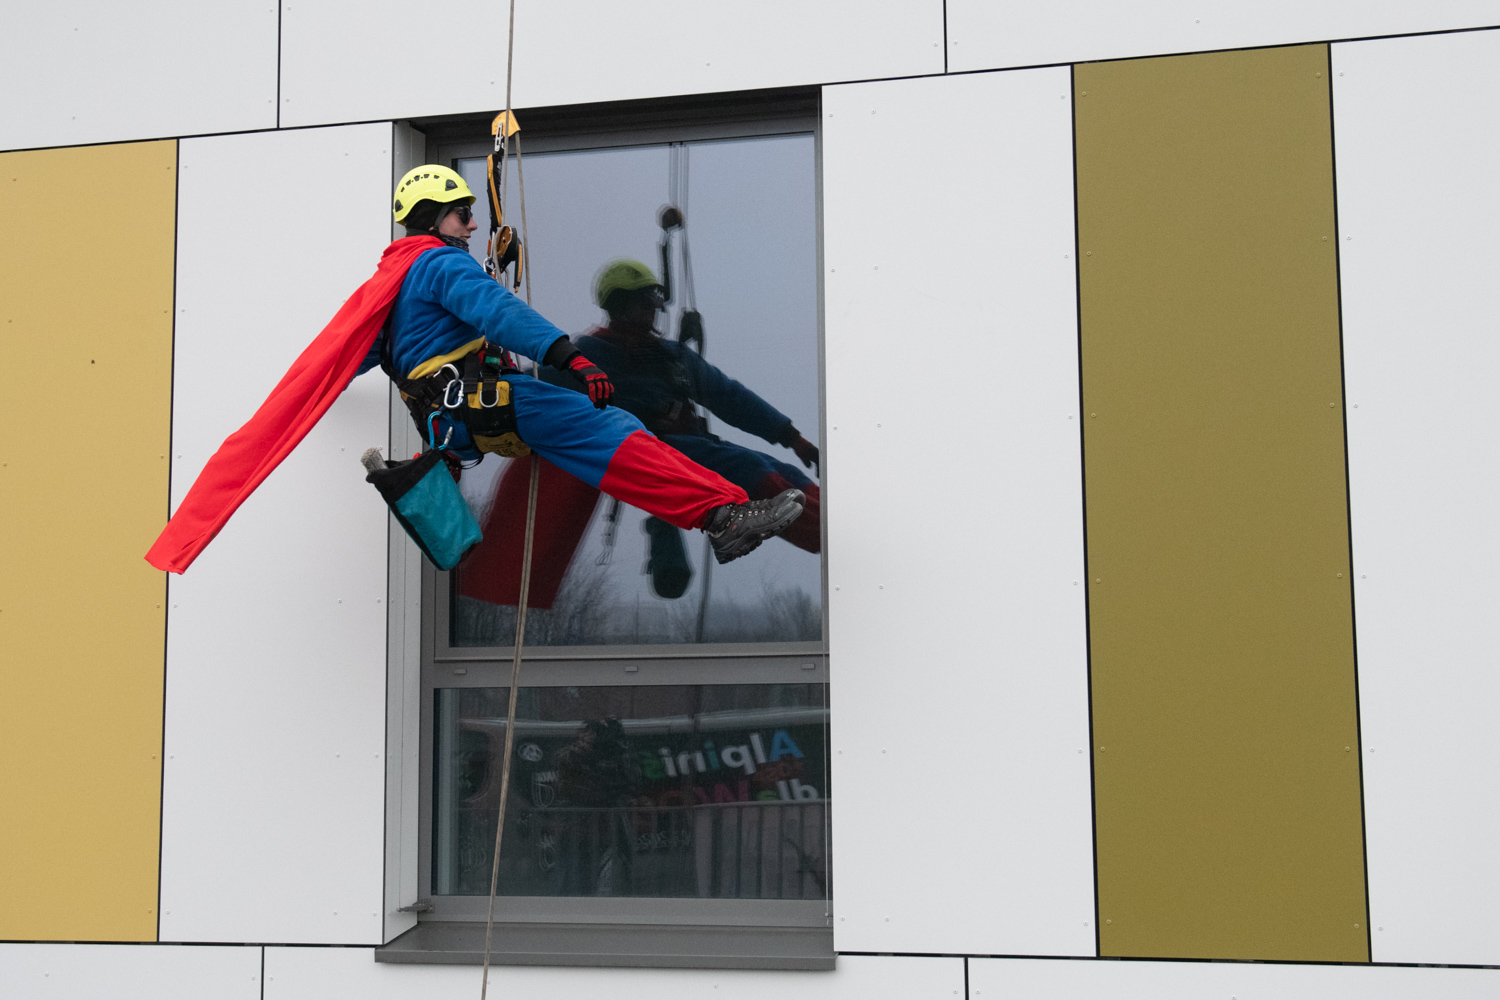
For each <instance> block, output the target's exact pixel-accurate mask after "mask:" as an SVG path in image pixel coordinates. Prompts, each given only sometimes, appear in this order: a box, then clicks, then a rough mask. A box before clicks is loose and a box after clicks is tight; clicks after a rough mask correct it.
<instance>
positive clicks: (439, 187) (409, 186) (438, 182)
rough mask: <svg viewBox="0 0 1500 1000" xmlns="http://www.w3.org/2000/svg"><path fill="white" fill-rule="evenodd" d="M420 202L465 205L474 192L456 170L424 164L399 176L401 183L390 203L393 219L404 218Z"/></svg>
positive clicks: (468, 202) (398, 220) (397, 186)
mask: <svg viewBox="0 0 1500 1000" xmlns="http://www.w3.org/2000/svg"><path fill="white" fill-rule="evenodd" d="M419 201H435V202H437V203H438V204H439V205H447V204H451V203H452V202H455V201H461V202H463V203H464V204H465V205H472V204H474V192H473V191H470V190H469V185H467V184H465V183H464V179H463V178H462V177H460V176H458V172H457V171H454V170H450V169H448V168H447V167H440V166H438V165H437V164H435V163H425V164H423V165H422V166H420V167H417V168H416V169H414V170H408V171H407V172H406V176H405V177H403V178H401V183H400V184H397V185H396V197H395V199H394V201H393V202H392V205H391V211H392V212H393V213H394V214H395V216H396V221H397V222H398V223H400V222H403V221H405V219H406V215H407V213H408V212H410V211H411V210H412V206H413V205H415V204H416V203H417V202H419Z"/></svg>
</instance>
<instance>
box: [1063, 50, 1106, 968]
mask: <svg viewBox="0 0 1500 1000" xmlns="http://www.w3.org/2000/svg"><path fill="white" fill-rule="evenodd" d="M1077 77H1078V68H1077V67H1076V66H1070V67H1069V71H1068V126H1069V138H1070V140H1071V142H1072V145H1073V163H1072V166H1073V294H1074V303H1073V309H1074V318H1075V326H1076V334H1077V337H1078V342H1077V356H1078V493H1079V503H1080V515H1081V517H1082V520H1083V524H1082V529H1083V530H1082V532H1081V536H1082V538H1083V581H1082V582H1083V643H1084V682H1085V685H1086V687H1087V693H1088V713H1089V743H1088V747H1087V748H1086V749H1087V750H1088V762H1089V836H1090V838H1091V846H1092V848H1093V869H1094V871H1093V875H1094V954H1095V955H1096V956H1101V955H1103V953H1104V951H1103V948H1104V944H1103V939H1102V937H1101V935H1100V928H1099V924H1100V920H1099V913H1100V909H1099V803H1098V792H1097V789H1096V786H1095V780H1096V779H1095V774H1094V636H1093V630H1092V627H1093V615H1092V608H1091V607H1090V602H1091V600H1092V598H1093V595H1092V592H1091V591H1090V588H1089V585H1088V582H1089V580H1090V579H1092V577H1091V576H1090V575H1089V574H1090V573H1091V572H1092V570H1091V569H1090V567H1089V498H1088V452H1087V450H1086V449H1085V448H1084V433H1085V432H1084V429H1083V412H1084V405H1083V264H1082V263H1081V261H1080V255H1081V251H1080V249H1079V248H1080V247H1081V246H1082V240H1081V238H1080V235H1079V226H1080V225H1081V222H1080V219H1079V213H1078V79H1077Z"/></svg>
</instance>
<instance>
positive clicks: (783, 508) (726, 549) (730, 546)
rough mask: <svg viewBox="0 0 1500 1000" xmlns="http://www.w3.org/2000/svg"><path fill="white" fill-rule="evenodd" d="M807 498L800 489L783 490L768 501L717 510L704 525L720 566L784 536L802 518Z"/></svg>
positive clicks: (736, 504) (735, 504)
mask: <svg viewBox="0 0 1500 1000" xmlns="http://www.w3.org/2000/svg"><path fill="white" fill-rule="evenodd" d="M806 499H807V498H806V497H804V496H803V495H802V491H801V490H782V491H781V492H780V493H778V494H776V495H775V496H774V497H772V498H771V499H769V500H750V501H748V502H746V503H730V504H725V505H724V506H722V507H715V508H714V509H713V511H712V512H710V513H709V515H708V520H707V521H705V522H704V523H703V532H704V534H706V535H708V537H709V540H710V541H711V542H712V543H713V547H714V558H715V559H717V560H718V561H719V563H720V565H722V564H724V563H727V562H730V561H732V560H735V559H738V558H739V557H740V556H742V555H746V554H747V553H750V552H753V551H755V549H756V547H757V546H759V545H760V543H761V542H763V541H765V540H766V539H767V538H772V537H774V536H776V535H779V534H781V533H782V532H783V531H785V530H786V529H787V527H788V526H789V525H790V524H791V523H792V522H793V521H795V520H797V518H798V517H800V516H801V515H802V504H803V502H804V501H805V500H806Z"/></svg>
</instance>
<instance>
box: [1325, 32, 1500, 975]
mask: <svg viewBox="0 0 1500 1000" xmlns="http://www.w3.org/2000/svg"><path fill="white" fill-rule="evenodd" d="M1333 68H1334V125H1335V142H1336V147H1337V156H1338V211H1339V228H1340V249H1341V251H1342V259H1341V269H1342V276H1343V308H1344V371H1345V393H1346V398H1347V400H1348V401H1349V403H1350V408H1349V410H1348V413H1349V421H1348V427H1349V430H1348V435H1349V475H1350V506H1351V514H1352V530H1353V543H1354V567H1355V573H1356V576H1355V581H1354V584H1355V621H1356V630H1357V639H1358V650H1359V695H1360V724H1361V730H1362V739H1363V741H1364V744H1365V746H1364V750H1365V753H1364V776H1365V831H1366V832H1365V836H1366V843H1367V845H1368V858H1369V883H1370V922H1371V925H1372V926H1373V927H1374V928H1375V931H1374V934H1373V941H1374V957H1375V959H1376V960H1377V961H1385V962H1457V963H1480V964H1500V934H1497V933H1496V932H1495V925H1494V920H1493V917H1492V911H1493V908H1494V901H1495V899H1496V897H1497V896H1500V853H1497V851H1496V844H1497V843H1500V800H1497V796H1496V775H1497V774H1500V743H1497V741H1496V739H1495V706H1496V705H1497V704H1500V654H1497V652H1496V647H1495V636H1494V622H1495V615H1496V611H1495V609H1496V607H1497V606H1500V580H1497V578H1496V575H1495V570H1494V566H1495V564H1496V562H1500V518H1497V516H1496V504H1495V498H1496V495H1497V492H1500V474H1497V472H1496V467H1495V456H1496V455H1500V421H1497V419H1496V414H1495V406H1494V400H1495V393H1496V387H1497V386H1500V337H1497V333H1500V322H1497V313H1500V307H1497V305H1496V297H1495V287H1496V275H1497V274H1500V244H1497V242H1496V233H1497V232H1500V191H1497V188H1496V183H1495V179H1496V152H1497V150H1500V118H1497V116H1496V108H1497V107H1500V32H1480V33H1472V34H1462V35H1442V36H1434V37H1429V38H1412V39H1397V40H1391V41H1380V42H1360V43H1352V44H1347V45H1338V46H1335V47H1334V50H1333Z"/></svg>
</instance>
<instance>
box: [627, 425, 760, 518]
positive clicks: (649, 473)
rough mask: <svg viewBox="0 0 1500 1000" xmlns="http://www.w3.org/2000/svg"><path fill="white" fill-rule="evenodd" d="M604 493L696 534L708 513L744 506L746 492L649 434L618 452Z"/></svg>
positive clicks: (638, 435)
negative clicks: (693, 529) (727, 506)
mask: <svg viewBox="0 0 1500 1000" xmlns="http://www.w3.org/2000/svg"><path fill="white" fill-rule="evenodd" d="M599 489H600V490H602V491H603V492H605V493H608V494H609V495H610V496H612V497H617V498H619V499H620V500H622V501H624V502H625V503H628V504H630V506H632V507H639V508H640V509H641V510H643V511H645V512H646V513H648V514H653V515H655V516H656V517H659V518H661V519H662V520H663V521H666V522H667V523H668V524H675V525H677V527H679V528H697V527H700V526H701V525H702V524H703V521H704V519H705V518H706V517H708V512H709V511H711V510H713V509H714V508H715V507H722V506H723V505H724V504H726V503H744V502H745V501H746V500H748V499H750V498H749V497H748V496H747V495H746V494H745V491H744V490H742V489H740V488H739V487H738V486H736V485H734V484H733V483H731V482H730V481H729V480H727V479H725V478H724V477H723V476H721V475H719V474H718V473H717V472H710V471H709V470H708V469H705V468H704V467H703V466H701V465H699V464H698V463H697V462H694V461H693V460H692V459H690V458H688V457H687V456H686V455H684V454H683V453H682V452H680V451H678V450H677V449H676V448H673V447H670V446H669V445H665V444H663V443H662V442H661V441H659V440H657V438H656V437H655V436H653V435H651V434H648V433H646V432H645V431H635V432H634V433H632V434H631V435H630V436H629V437H627V438H626V439H625V440H624V441H622V442H621V443H620V447H619V448H617V449H615V454H614V457H613V458H611V459H610V460H609V468H607V469H605V470H604V478H602V479H601V480H599Z"/></svg>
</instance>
